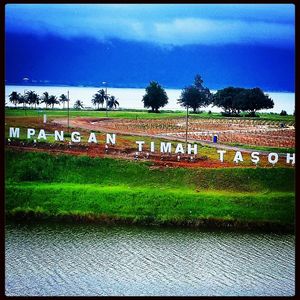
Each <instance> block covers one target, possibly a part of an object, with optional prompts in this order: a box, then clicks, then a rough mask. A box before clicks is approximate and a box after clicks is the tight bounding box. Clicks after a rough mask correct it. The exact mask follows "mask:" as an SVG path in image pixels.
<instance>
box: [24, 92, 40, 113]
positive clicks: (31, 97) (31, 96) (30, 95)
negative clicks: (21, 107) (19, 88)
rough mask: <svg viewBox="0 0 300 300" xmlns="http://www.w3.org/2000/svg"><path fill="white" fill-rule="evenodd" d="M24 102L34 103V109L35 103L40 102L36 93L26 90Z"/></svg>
mask: <svg viewBox="0 0 300 300" xmlns="http://www.w3.org/2000/svg"><path fill="white" fill-rule="evenodd" d="M25 98H26V102H27V103H28V104H29V105H34V106H35V109H36V105H37V104H39V103H40V98H39V96H38V94H37V93H36V92H34V91H27V92H26V93H25Z"/></svg>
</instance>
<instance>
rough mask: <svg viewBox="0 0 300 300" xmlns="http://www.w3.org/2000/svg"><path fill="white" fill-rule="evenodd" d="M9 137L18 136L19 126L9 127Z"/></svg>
mask: <svg viewBox="0 0 300 300" xmlns="http://www.w3.org/2000/svg"><path fill="white" fill-rule="evenodd" d="M9 137H11V138H19V137H20V128H14V127H9Z"/></svg>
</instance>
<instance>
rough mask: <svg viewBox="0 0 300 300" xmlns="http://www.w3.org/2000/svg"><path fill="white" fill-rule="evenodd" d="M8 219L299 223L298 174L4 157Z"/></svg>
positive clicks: (41, 155) (32, 155) (49, 157)
mask: <svg viewBox="0 0 300 300" xmlns="http://www.w3.org/2000/svg"><path fill="white" fill-rule="evenodd" d="M5 163H6V164H5V183H6V184H5V189H6V213H7V215H9V216H11V217H12V216H15V217H16V216H23V217H24V216H30V217H32V216H42V217H46V218H53V217H60V216H63V217H68V216H76V217H80V218H89V219H96V220H97V219H98V220H99V219H103V218H110V219H114V220H129V221H130V222H146V223H151V224H165V223H167V224H172V223H175V224H176V223H177V224H187V223H191V224H197V222H200V221H203V220H214V221H216V222H217V221H218V222H225V221H232V222H237V223H238V224H246V223H250V224H258V223H266V224H271V225H272V224H274V225H280V226H283V227H286V226H287V227H289V228H291V227H292V226H293V223H294V201H295V195H294V187H295V186H294V185H295V180H294V169H291V168H268V169H265V168H232V169H231V168H227V169H200V168H197V169H183V168H176V169H171V168H165V169H157V168H153V166H152V165H151V163H150V162H145V163H142V162H134V161H126V160H117V159H109V158H102V159H100V158H89V157H86V156H79V157H74V156H68V155H49V154H46V153H27V152H14V151H12V150H7V151H6V153H5Z"/></svg>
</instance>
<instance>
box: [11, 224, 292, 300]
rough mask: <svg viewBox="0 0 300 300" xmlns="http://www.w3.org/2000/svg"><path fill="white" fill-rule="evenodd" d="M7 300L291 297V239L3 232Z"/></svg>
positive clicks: (99, 229) (153, 231)
mask: <svg viewBox="0 0 300 300" xmlns="http://www.w3.org/2000/svg"><path fill="white" fill-rule="evenodd" d="M5 290H6V295H9V296H12V295H13V296H15V295H18V296H25V295H26V296H44V295H47V296H50V295H51V296H56V295H58V296H61V295H69V296H74V295H80V296H98V295H131V296H132V295H164V296H167V295H177V296H180V295H182V296H187V295H191V296H192V295H194V296H200V295H224V296H230V295H239V296H244V295H246V296H262V295H264V296H265V295H272V296H280V295H284V296H291V295H294V293H295V238H294V236H293V235H277V234H263V233H236V232H216V231H198V230H191V229H178V228H151V227H148V228H144V227H134V226H131V227H126V226H123V227H120V226H110V227H108V226H100V225H87V224H85V225H83V224H77V225H75V224H74V225H71V224H69V225H67V224H66V225H62V224H51V225H50V224H48V225H47V224H43V225H41V224H34V225H29V224H27V225H24V224H22V225H21V224H20V225H16V224H8V225H7V226H6V241H5Z"/></svg>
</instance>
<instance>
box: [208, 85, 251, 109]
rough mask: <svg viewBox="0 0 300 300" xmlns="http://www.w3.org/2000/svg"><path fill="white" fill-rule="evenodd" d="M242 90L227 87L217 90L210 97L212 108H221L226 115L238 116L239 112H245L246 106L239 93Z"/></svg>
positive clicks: (242, 89)
mask: <svg viewBox="0 0 300 300" xmlns="http://www.w3.org/2000/svg"><path fill="white" fill-rule="evenodd" d="M243 91H245V89H244V88H235V87H231V86H230V87H227V88H224V89H222V90H218V91H217V92H216V93H215V94H214V95H213V97H212V102H213V105H214V106H218V107H221V108H222V109H223V110H224V112H225V113H226V114H239V112H240V111H241V110H245V108H246V106H245V103H244V101H245V100H244V99H243V98H241V93H242V92H243Z"/></svg>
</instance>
